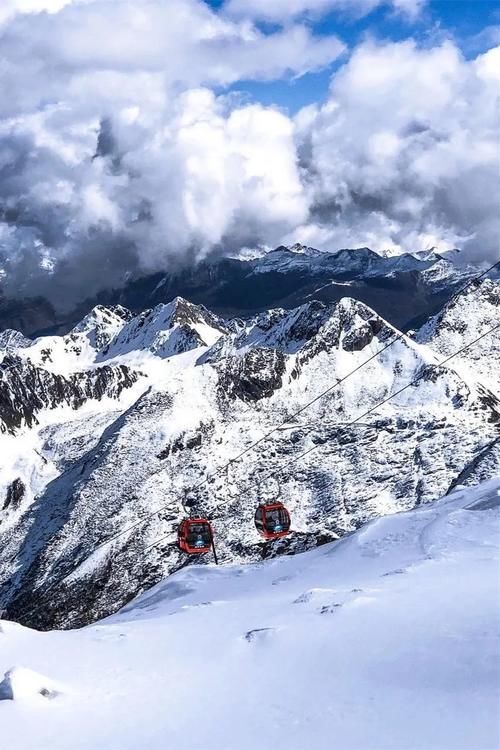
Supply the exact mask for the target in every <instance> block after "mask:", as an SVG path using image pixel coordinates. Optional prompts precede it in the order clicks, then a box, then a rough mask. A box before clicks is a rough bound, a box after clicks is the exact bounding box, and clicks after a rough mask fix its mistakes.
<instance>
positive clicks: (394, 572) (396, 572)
mask: <svg viewBox="0 0 500 750" xmlns="http://www.w3.org/2000/svg"><path fill="white" fill-rule="evenodd" d="M404 573H406V570H405V569H404V568H396V569H395V570H388V571H387V573H382V577H385V576H399V575H403V574H404Z"/></svg>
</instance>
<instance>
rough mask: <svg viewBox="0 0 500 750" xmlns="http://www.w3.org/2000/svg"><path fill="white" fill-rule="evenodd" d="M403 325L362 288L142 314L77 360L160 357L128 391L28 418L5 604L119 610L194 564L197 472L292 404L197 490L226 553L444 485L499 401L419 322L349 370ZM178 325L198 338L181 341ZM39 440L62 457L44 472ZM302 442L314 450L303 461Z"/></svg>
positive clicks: (98, 364)
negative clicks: (241, 315) (179, 530)
mask: <svg viewBox="0 0 500 750" xmlns="http://www.w3.org/2000/svg"><path fill="white" fill-rule="evenodd" d="M202 326H204V328H202ZM181 329H182V330H181ZM202 333H203V336H204V338H203V339H202V340H203V343H204V345H201V341H200V340H199V339H197V338H196V337H200V338H201V334H202ZM191 334H192V335H191ZM195 334H196V336H195ZM395 335H397V332H396V331H395V329H394V328H393V327H392V326H390V325H389V324H388V323H387V322H386V321H384V320H383V319H382V318H381V317H380V316H379V315H377V313H376V312H375V311H373V310H371V309H370V308H368V307H367V306H366V305H363V304H362V303H359V302H357V301H356V300H353V299H349V298H345V299H343V300H341V301H340V302H339V303H338V304H330V305H325V304H323V303H321V302H309V303H306V304H305V305H301V306H300V307H299V308H297V309H295V310H272V311H268V312H267V313H265V314H261V315H259V316H257V317H256V318H255V319H252V320H248V321H231V322H230V323H224V322H222V321H220V320H219V319H218V318H215V317H214V316H211V314H210V313H208V311H206V310H205V309H204V308H198V307H196V306H194V305H190V304H189V303H184V302H183V301H180V300H177V301H176V303H175V306H173V307H172V306H171V307H170V308H169V306H161V307H159V308H155V309H154V310H153V311H151V312H150V313H145V314H144V315H140V316H137V317H135V318H133V319H132V320H130V321H128V322H126V323H125V324H124V325H123V327H121V329H120V330H119V331H118V333H116V334H115V337H114V338H112V339H111V340H108V343H105V346H104V347H103V348H102V349H101V350H100V351H99V350H97V349H96V350H95V362H94V363H93V364H90V365H88V366H87V369H85V370H83V371H81V372H77V373H76V374H75V377H77V378H78V379H79V380H78V382H80V379H81V378H82V377H85V378H91V379H92V378H94V377H95V375H94V374H95V373H97V372H98V371H99V369H102V366H103V365H104V366H106V367H111V368H114V369H111V371H110V377H111V376H112V375H113V373H115V372H116V369H117V368H128V369H127V370H126V371H125V372H126V373H127V377H130V376H131V374H133V373H135V374H136V375H137V374H138V373H144V376H142V375H141V376H140V377H139V376H137V377H136V378H135V380H133V379H132V380H131V382H130V384H129V385H130V387H128V388H126V389H124V390H123V393H121V394H120V399H121V401H120V403H119V402H118V400H114V401H113V399H108V400H107V401H105V402H99V406H100V405H101V403H102V404H103V407H104V408H102V409H100V410H99V409H95V408H93V402H92V399H91V398H90V399H89V400H88V402H85V404H84V405H83V406H80V409H79V410H81V409H83V408H84V411H83V412H81V417H80V416H79V413H78V412H79V410H76V411H75V412H74V413H72V414H70V413H69V409H67V408H66V411H65V413H64V415H61V414H60V413H58V412H57V409H58V408H60V407H57V408H44V409H42V410H41V411H40V412H37V414H36V418H37V421H38V424H37V423H34V424H33V426H32V427H31V429H30V431H29V433H28V432H26V428H25V427H23V428H22V429H23V430H25V432H24V433H22V432H21V433H20V437H21V439H20V440H19V441H18V442H17V444H18V446H19V450H21V451H24V448H23V446H24V445H25V444H26V445H33V453H32V454H30V455H32V458H33V462H34V463H33V469H32V471H31V474H30V464H29V461H30V460H31V459H30V458H29V456H28V457H27V458H28V465H27V463H26V460H27V459H26V458H24V457H23V462H22V463H21V462H20V456H19V455H18V456H17V458H16V457H15V456H14V457H12V459H11V461H10V464H9V466H10V468H9V471H8V472H6V473H5V478H4V479H3V480H2V481H3V482H4V483H3V485H0V489H2V487H3V488H4V493H5V494H4V498H6V499H8V497H11V496H13V495H14V496H16V497H17V494H19V493H18V485H17V484H15V481H16V479H17V478H18V476H16V471H17V470H18V468H19V471H20V472H21V469H22V473H20V474H19V478H21V479H22V481H23V483H24V484H25V485H26V484H27V483H28V480H27V479H26V477H30V479H29V484H30V488H31V489H30V491H29V492H26V493H24V495H23V497H22V498H21V500H19V499H16V501H15V502H12V501H10V502H8V503H7V504H6V500H4V503H3V506H4V507H2V506H0V508H1V509H0V607H1V608H4V609H5V610H6V611H7V613H8V615H9V617H11V618H15V619H18V620H19V621H21V622H24V623H27V624H32V625H37V626H39V627H53V626H54V625H57V626H63V625H64V626H69V625H81V624H86V623H88V622H89V621H91V620H92V619H96V618H99V617H102V616H103V615H105V614H109V613H111V612H113V611H116V609H117V608H119V607H120V606H121V605H122V604H123V602H125V601H128V600H130V598H131V597H133V596H134V595H136V594H137V593H138V592H139V591H141V590H142V589H143V588H144V587H145V586H150V585H152V584H153V583H155V582H157V581H158V580H160V579H161V578H163V577H164V576H166V575H167V574H168V573H170V572H173V571H175V570H176V569H178V568H179V567H180V566H181V565H182V564H183V562H184V560H183V556H182V555H181V554H180V553H179V551H178V550H177V548H176V546H175V534H174V532H173V527H174V526H175V524H176V523H178V521H179V520H180V519H181V518H182V515H183V513H184V510H183V508H182V498H183V496H184V492H185V490H186V489H189V488H190V487H191V486H193V485H195V484H197V483H199V482H200V481H203V480H204V478H205V477H206V475H207V473H208V474H210V473H212V472H214V471H215V470H217V469H218V468H219V467H220V466H221V465H223V464H224V463H225V462H226V461H228V460H229V459H231V458H233V457H234V456H235V455H237V454H238V453H239V452H241V451H242V450H243V449H245V448H246V447H247V446H248V445H249V444H250V443H251V442H252V441H253V440H255V439H257V438H260V437H262V436H263V435H264V434H265V433H267V432H268V431H269V430H270V429H272V428H273V427H275V426H276V425H279V424H280V423H282V422H284V421H285V422H286V424H284V425H283V428H282V429H280V430H278V431H277V432H276V433H275V434H273V436H272V437H271V438H269V439H268V440H265V441H263V442H262V443H260V444H259V446H258V447H257V448H256V449H255V450H252V451H251V452H249V453H248V454H246V455H245V457H244V459H243V460H240V461H238V462H236V463H233V464H232V466H231V469H230V470H228V471H224V472H222V473H221V474H219V475H218V476H217V477H216V478H215V479H214V481H211V482H208V483H205V484H204V485H203V487H202V489H201V490H200V491H199V493H198V498H197V502H198V508H199V510H200V511H201V512H204V513H208V514H209V515H210V517H211V518H212V519H213V521H214V523H215V524H216V525H217V526H218V527H219V528H220V529H222V530H223V531H222V532H221V536H222V538H221V543H220V555H221V560H223V561H224V562H226V563H231V562H233V563H234V562H242V561H250V560H256V559H260V558H262V557H267V556H271V555H274V554H276V553H277V552H279V551H285V552H290V551H294V550H300V549H304V548H309V547H311V546H314V545H316V544H318V543H319V542H322V541H325V540H331V539H333V538H336V537H337V536H339V535H342V534H345V533H346V532H349V531H352V530H353V529H355V528H356V527H357V526H359V525H360V524H361V523H363V522H364V521H366V520H368V519H370V518H373V517H376V516H378V515H383V514H386V513H391V512H394V511H397V510H405V509H409V508H411V507H413V506H414V505H415V504H420V503H425V502H430V501H432V500H435V499H436V498H437V497H439V496H440V495H442V494H444V493H445V492H446V491H447V490H448V489H449V487H450V486H451V484H452V483H453V482H454V481H456V480H457V477H458V476H459V475H461V474H462V473H463V472H464V471H465V470H466V469H467V467H470V466H471V464H472V463H473V462H474V461H476V460H477V457H478V456H479V455H482V452H484V451H485V450H486V449H487V448H488V446H490V445H491V444H492V442H493V441H494V440H495V439H496V438H497V437H498V430H497V423H498V419H499V414H500V404H499V403H498V401H496V400H495V397H494V396H493V394H489V393H487V392H486V390H485V389H484V388H483V387H480V386H477V385H475V384H474V383H472V384H470V383H468V382H467V381H466V380H464V379H463V378H461V377H460V376H459V375H458V374H457V373H456V372H455V370H453V369H452V368H451V367H440V366H438V365H437V362H438V361H439V359H438V357H437V355H436V354H435V353H433V352H432V351H431V350H430V349H429V348H427V347H425V346H422V345H421V344H418V343H415V342H414V341H412V340H411V339H409V338H407V337H404V336H399V340H398V341H397V343H395V344H393V346H391V347H390V348H388V349H386V350H385V351H383V352H382V353H381V354H379V355H378V356H374V357H373V359H372V360H371V361H370V362H369V364H368V365H367V366H365V367H363V368H362V369H359V370H357V371H356V373H355V375H353V376H352V377H349V378H347V379H346V380H342V381H341V379H342V378H344V377H345V376H346V375H347V374H348V373H350V372H351V371H353V370H355V369H356V368H357V367H358V366H359V365H361V364H362V363H363V362H365V361H366V360H368V359H369V358H370V357H372V356H373V355H375V354H376V353H377V352H378V351H379V350H380V349H382V348H384V347H385V346H386V345H387V343H388V342H389V341H391V340H392V339H393V338H394V337H395ZM172 336H174V337H175V339H174V340H175V341H176V342H177V343H182V346H180V349H177V353H173V352H171V353H170V354H169V356H166V349H165V347H169V346H170V342H171V341H172ZM193 337H194V338H193ZM216 339H217V340H216ZM214 341H215V343H213V342H214ZM196 343H198V346H196V347H195V348H193V345H194V344H196ZM210 344H211V345H210ZM23 351H25V350H24V349H23ZM170 351H171V350H170ZM10 356H13V355H10ZM18 356H19V357H21V354H20V353H19V354H18ZM101 360H102V361H101ZM40 377H41V376H40ZM52 377H55V376H54V375H53V374H52ZM416 377H419V378H420V379H419V381H418V383H416V384H415V385H414V386H412V387H411V388H408V389H407V390H405V391H404V392H403V393H401V394H399V395H398V396H397V397H396V398H394V399H392V400H390V401H388V402H387V403H385V404H383V405H382V406H380V407H378V408H377V409H376V410H375V411H374V412H373V413H368V411H369V410H370V409H373V408H374V407H375V406H376V405H377V404H378V403H379V402H381V401H383V400H384V399H387V397H388V396H390V395H391V394H394V393H396V392H397V391H399V390H400V389H401V388H402V387H404V386H406V385H407V384H408V383H410V382H411V381H413V380H414V379H415V378H416ZM338 381H339V382H338ZM340 381H341V382H340ZM16 382H17V381H16ZM92 382H93V381H92ZM337 382H338V387H337V388H335V389H333V390H331V392H330V393H329V394H328V396H326V397H325V398H322V399H320V400H318V401H316V402H315V403H314V405H313V406H312V407H311V408H309V409H307V411H306V412H304V413H301V414H299V415H297V416H296V413H297V412H298V411H299V410H300V409H301V407H302V406H303V404H304V403H306V402H307V401H310V400H311V399H313V398H314V397H315V396H317V395H319V394H320V393H321V392H322V391H324V390H325V389H327V388H331V386H333V385H335V383H337ZM114 387H115V386H114V381H113V380H111V381H110V388H111V389H113V388H114ZM58 392H59V391H58ZM62 392H63V395H64V393H65V388H64V387H63V388H62ZM8 393H10V392H8ZM92 395H93V392H92V391H91V392H90V396H92ZM69 403H71V399H70V400H69ZM94 406H95V404H94ZM49 407H50V403H49ZM353 419H355V420H357V421H356V424H354V425H349V424H348V423H349V422H350V421H352V420H353ZM24 434H26V435H28V434H29V439H27V440H25V438H24V437H23V435H24ZM315 446H316V449H315V451H314V452H312V453H310V454H308V455H307V457H305V458H303V459H300V460H298V459H299V457H300V456H301V454H302V453H304V452H305V451H308V450H309V449H311V448H313V447H315ZM11 449H12V442H10V443H9V450H11ZM35 450H36V451H37V452H38V453H35V452H34V451H35ZM23 455H24V454H23ZM36 456H41V457H42V460H43V461H46V462H47V469H46V470H45V471H44V472H42V471H41V469H40V466H39V461H40V459H39V458H38V459H37V461H35V457H36ZM291 459H294V460H295V459H297V463H293V464H291V465H290V466H289V467H286V464H287V463H288V462H289V461H290V460H291ZM482 465H483V467H485V466H489V465H490V464H489V463H488V462H483V464H482ZM481 471H482V476H484V469H482V470H481ZM0 476H1V475H0ZM471 476H472V475H471ZM486 476H488V474H486ZM489 476H491V474H490V475H489ZM276 478H278V479H279V485H280V487H278V483H277V482H276ZM279 489H280V490H281V494H282V497H283V499H284V500H285V501H286V503H287V505H288V507H289V509H290V511H291V513H292V516H293V528H294V530H295V534H294V535H293V537H291V538H290V539H288V540H285V541H284V542H282V543H280V544H278V545H272V544H268V545H262V544H259V542H258V537H257V535H256V533H255V529H254V527H253V522H252V518H253V512H254V508H255V504H256V503H257V501H258V500H259V499H260V497H261V496H262V493H266V494H267V495H274V494H275V493H276V492H278V491H279ZM157 509H161V512H160V513H156V512H154V511H156V510H157ZM130 527H132V529H131V530H130ZM124 532H125V533H124ZM116 534H119V537H118V538H116V539H114V538H113V537H114V536H115V535H116ZM158 540H161V542H160V544H159V545H158V546H157V547H155V546H152V545H153V544H154V543H155V542H157V541H158ZM56 584H57V591H58V594H57V597H54V596H53V595H52V593H51V592H52V591H53V587H54V585H56Z"/></svg>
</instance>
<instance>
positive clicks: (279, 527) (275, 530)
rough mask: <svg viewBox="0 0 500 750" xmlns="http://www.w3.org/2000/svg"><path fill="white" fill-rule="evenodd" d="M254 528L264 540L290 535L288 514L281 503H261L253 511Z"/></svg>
mask: <svg viewBox="0 0 500 750" xmlns="http://www.w3.org/2000/svg"><path fill="white" fill-rule="evenodd" d="M254 520H255V528H256V529H257V531H258V532H259V534H260V535H261V536H263V537H264V539H278V538H279V537H280V536H286V535H287V534H289V533H290V514H289V512H288V511H287V509H286V508H285V506H284V505H283V503H263V504H262V505H259V507H258V508H257V510H256V511H255V519H254Z"/></svg>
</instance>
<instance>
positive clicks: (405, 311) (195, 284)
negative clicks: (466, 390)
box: [0, 245, 477, 336]
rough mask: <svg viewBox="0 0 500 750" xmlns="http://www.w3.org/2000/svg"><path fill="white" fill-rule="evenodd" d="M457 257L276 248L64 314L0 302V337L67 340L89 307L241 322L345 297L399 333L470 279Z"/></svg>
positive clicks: (157, 277)
mask: <svg viewBox="0 0 500 750" xmlns="http://www.w3.org/2000/svg"><path fill="white" fill-rule="evenodd" d="M458 258H459V255H458V251H453V252H451V253H445V254H439V253H436V252H435V251H434V250H429V251H426V252H420V253H415V254H409V253H405V254H403V255H398V256H392V257H384V256H381V255H378V254H377V253H374V252H373V251H372V250H369V249H368V248H357V249H350V250H339V251H338V252H335V253H324V252H320V251H318V250H315V249H314V248H308V247H304V246H303V245H294V246H292V247H278V248H276V249H275V250H273V251H271V252H268V253H265V254H264V255H261V256H260V257H257V258H253V259H251V260H244V259H239V258H221V259H218V260H210V261H205V262H203V263H200V264H198V265H197V266H194V267H190V268H188V269H185V270H182V271H177V272H172V273H156V274H153V275H150V276H146V277H144V278H139V279H135V280H131V281H129V282H127V283H126V284H125V285H124V286H123V288H121V289H111V290H106V291H103V292H101V293H100V294H99V295H97V296H96V297H95V298H93V299H88V300H85V301H84V302H81V303H79V304H77V305H76V304H75V306H74V308H73V309H70V312H68V313H64V314H61V313H58V312H57V311H56V310H54V308H53V307H52V305H50V303H49V302H48V301H47V300H45V299H43V298H31V299H21V300H19V299H6V298H2V297H1V296H0V330H1V329H5V328H12V329H16V330H18V331H21V332H22V333H24V334H26V335H28V336H33V335H40V334H42V333H45V334H51V333H67V332H68V331H69V330H70V329H71V328H72V327H73V326H74V325H75V324H76V323H77V322H78V321H79V320H80V319H81V318H83V317H84V316H85V315H86V314H87V313H88V312H89V311H90V310H92V309H93V308H94V307H95V306H96V305H105V306H107V307H109V306H114V305H122V306H123V307H126V308H128V309H129V310H131V311H132V312H133V313H139V312H141V311H142V310H144V309H146V308H150V307H154V306H155V305H157V304H159V303H167V302H170V301H171V300H172V299H174V298H175V297H177V296H181V297H184V298H186V299H188V300H190V301H191V302H194V303H195V304H202V305H205V306H207V307H208V308H210V309H211V310H213V311H214V312H216V313H218V314H219V315H223V316H225V317H229V316H231V317H233V316H242V317H247V316H249V315H252V314H255V313H257V312H262V311H265V310H268V309H270V308H274V307H283V308H285V309H291V308H293V307H296V306H297V305H300V304H302V303H304V302H307V301H308V300H310V299H317V300H321V301H323V302H327V303H330V302H338V301H339V300H340V299H341V298H342V297H344V296H346V295H349V296H352V297H355V298H356V299H358V300H360V301H361V302H364V303H365V304H367V305H369V306H370V307H372V308H374V309H376V310H377V311H378V312H379V313H380V314H381V315H382V316H383V317H384V318H385V319H386V320H388V321H389V322H390V323H392V324H393V325H395V326H397V327H399V328H408V327H416V326H418V325H419V324H421V323H422V322H423V321H425V320H426V319H427V318H428V317H429V315H430V314H432V313H433V312H435V311H437V310H438V309H439V307H440V306H442V305H443V304H444V303H445V302H446V301H447V300H448V299H449V298H450V296H451V294H452V293H453V292H454V291H455V289H456V287H457V285H458V284H460V283H463V280H464V278H466V277H467V276H473V275H474V274H475V273H477V269H474V268H471V267H469V268H467V267H466V268H463V267H462V268H459V267H458V266H457V265H456V260H457V259H458Z"/></svg>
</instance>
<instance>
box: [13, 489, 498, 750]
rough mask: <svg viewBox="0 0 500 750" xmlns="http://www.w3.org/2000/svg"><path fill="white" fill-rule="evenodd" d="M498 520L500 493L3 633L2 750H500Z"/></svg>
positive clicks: (202, 569)
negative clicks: (54, 627) (63, 628)
mask: <svg viewBox="0 0 500 750" xmlns="http://www.w3.org/2000/svg"><path fill="white" fill-rule="evenodd" d="M499 510H500V481H498V480H497V481H494V482H489V483H486V484H484V485H481V486H479V487H476V488H473V489H468V490H466V491H464V490H461V491H456V492H453V493H452V494H450V495H449V496H447V497H445V498H443V499H441V500H438V501H436V502H435V503H433V504H432V505H426V506H424V507H420V508H418V509H416V510H412V511H410V512H406V513H400V514H397V515H393V516H388V517H386V518H383V519H379V520H375V521H373V522H371V523H369V524H368V525H366V526H364V527H363V528H362V529H360V530H359V531H358V532H356V533H354V534H352V535H350V536H348V537H346V538H345V539H343V540H342V541H341V542H338V543H334V544H328V545H325V546H323V547H321V548H320V549H316V550H312V551H310V552H307V553H304V554H301V555H297V556H293V557H281V558H279V559H275V560H271V561H266V562H261V563H259V564H255V565H245V566H239V565H231V566H226V567H219V568H216V567H215V566H213V565H210V566H198V565H196V566H195V565H192V566H189V567H187V568H184V569H183V570H182V571H179V572H178V573H176V574H175V575H173V576H171V577H170V578H168V579H167V580H166V581H162V582H161V583H159V584H158V585H157V586H155V587H154V588H152V589H151V590H149V591H147V592H146V593H145V594H143V595H142V596H140V597H139V598H138V599H135V600H133V601H131V602H130V603H129V604H127V606H125V607H124V608H123V609H122V610H121V612H119V613H118V614H116V615H114V616H113V617H110V618H108V619H106V620H103V621H102V622H98V623H96V624H95V625H92V626H89V627H86V628H83V629H81V630H73V631H70V632H51V633H40V632H34V631H32V630H28V629H27V628H24V627H22V626H21V625H18V624H15V623H13V622H7V621H0V714H1V721H2V741H3V744H4V746H5V747H9V748H15V749H16V750H35V748H36V750H49V748H50V750H69V748H71V750H95V749H96V748H104V747H105V748H110V749H111V748H112V749H113V750H138V748H143V747H147V748H150V750H164V749H165V748H176V750H220V748H224V747H230V748H231V750H256V748H263V749H265V750H267V749H268V748H276V750H303V749H304V748H305V747H310V748H314V750H327V749H328V748H331V747H332V742H333V743H334V746H335V747H339V748H342V750H344V749H345V750H346V749H347V748H356V750H374V748H383V749H384V750H401V748H405V750H423V748H425V749H426V750H431V749H432V750H472V748H478V750H479V748H480V749H481V750H493V748H496V747H498V746H499V744H500V730H499V724H498V711H497V708H498V705H497V703H498V685H499V683H500V668H499V661H498V636H499V610H498V598H497V597H496V596H495V591H496V590H497V587H498V565H499V562H500V549H499V538H500V514H499ZM3 675H5V676H4V677H3ZM2 677H3V679H2Z"/></svg>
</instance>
